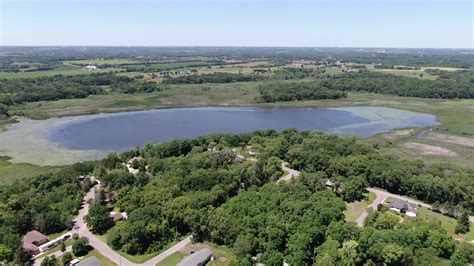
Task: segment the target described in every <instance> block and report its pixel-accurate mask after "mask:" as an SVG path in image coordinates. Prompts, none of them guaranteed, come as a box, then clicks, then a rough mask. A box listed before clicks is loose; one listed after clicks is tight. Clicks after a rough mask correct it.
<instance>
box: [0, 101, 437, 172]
mask: <svg viewBox="0 0 474 266" xmlns="http://www.w3.org/2000/svg"><path fill="white" fill-rule="evenodd" d="M438 124H439V123H438V122H437V121H436V117H435V116H434V115H430V114H422V113H415V112H409V111H403V110H398V109H393V108H385V107H343V108H265V109H264V108H220V107H219V108H217V107H207V108H174V109H159V110H150V111H139V112H126V113H115V114H97V115H85V116H77V117H63V118H51V119H47V120H37V121H34V120H29V119H24V120H22V121H21V122H20V123H17V124H15V125H13V126H11V127H10V129H9V130H8V131H6V132H2V133H0V154H1V155H8V156H11V157H13V161H15V162H31V163H35V164H40V165H51V164H67V163H72V162H76V161H82V160H88V159H97V158H101V157H103V156H105V155H106V154H107V153H109V152H111V151H125V150H127V149H130V148H132V147H135V146H141V145H143V144H145V143H147V142H156V143H160V142H165V141H169V140H173V139H182V138H193V137H197V136H202V135H207V134H212V133H241V132H250V131H255V130H264V129H276V130H283V129H286V128H296V129H298V130H317V131H325V132H329V133H334V134H338V135H356V136H360V137H369V136H372V135H375V134H377V133H380V132H386V131H389V130H392V129H397V128H407V127H425V126H433V125H438Z"/></svg>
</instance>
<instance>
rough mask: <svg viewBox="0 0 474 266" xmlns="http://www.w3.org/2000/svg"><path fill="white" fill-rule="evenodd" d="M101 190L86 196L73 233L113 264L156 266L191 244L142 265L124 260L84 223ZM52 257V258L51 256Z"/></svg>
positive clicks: (159, 255) (178, 245)
mask: <svg viewBox="0 0 474 266" xmlns="http://www.w3.org/2000/svg"><path fill="white" fill-rule="evenodd" d="M99 188H100V183H99V184H97V185H95V186H94V187H93V188H92V189H91V190H89V192H87V194H86V195H85V196H84V205H83V207H82V209H80V210H79V214H78V216H77V219H76V226H77V228H76V229H75V230H73V231H71V233H77V234H78V235H79V236H85V237H87V238H89V245H90V246H92V247H94V249H96V250H97V251H98V252H100V253H101V254H102V255H104V256H105V257H107V258H108V259H110V260H111V261H112V262H114V263H115V264H117V265H123V266H131V265H141V266H155V265H156V264H157V263H159V262H160V261H162V260H163V259H165V258H166V257H168V256H169V255H171V254H173V253H174V252H176V251H179V250H181V249H183V248H184V247H185V246H186V245H187V244H189V243H191V237H189V236H188V237H186V238H185V239H183V240H181V241H180V242H179V243H177V244H176V245H174V246H172V247H170V248H169V249H167V250H165V251H163V252H161V253H160V254H158V255H157V256H155V257H153V258H151V259H149V260H148V261H146V262H144V263H142V264H137V263H133V262H131V261H129V260H128V259H126V258H124V257H123V256H121V255H120V254H118V253H117V252H116V251H115V250H113V249H112V248H110V247H109V246H108V245H107V244H106V243H104V242H102V240H100V239H99V238H98V237H97V236H95V235H94V234H93V233H92V232H90V231H89V229H88V228H87V225H86V223H85V221H84V217H85V216H86V215H87V213H88V212H89V203H87V202H88V201H89V200H90V199H93V198H94V190H95V189H99ZM71 250H72V248H71V246H69V247H67V249H66V251H71ZM51 255H55V256H56V257H59V256H61V255H62V252H61V251H58V252H55V253H53V254H51ZM51 255H50V256H51ZM42 261H43V258H40V259H37V260H35V261H34V265H41V262H42Z"/></svg>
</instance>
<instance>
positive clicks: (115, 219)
mask: <svg viewBox="0 0 474 266" xmlns="http://www.w3.org/2000/svg"><path fill="white" fill-rule="evenodd" d="M111 218H112V222H113V223H116V222H118V221H122V220H125V219H127V213H126V212H116V213H111Z"/></svg>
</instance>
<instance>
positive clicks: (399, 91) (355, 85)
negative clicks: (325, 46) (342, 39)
mask: <svg viewBox="0 0 474 266" xmlns="http://www.w3.org/2000/svg"><path fill="white" fill-rule="evenodd" d="M431 73H436V74H438V73H440V74H441V75H440V78H439V79H435V80H427V79H418V78H409V77H403V76H396V75H389V74H381V73H373V72H368V71H362V72H361V73H359V74H350V75H332V76H330V77H328V78H326V79H322V80H321V82H320V84H321V85H322V86H324V87H327V88H329V89H333V90H340V91H363V92H372V93H381V94H390V95H398V96H404V97H420V98H438V99H472V98H474V74H473V72H469V71H456V72H453V73H449V72H446V71H432V72H431Z"/></svg>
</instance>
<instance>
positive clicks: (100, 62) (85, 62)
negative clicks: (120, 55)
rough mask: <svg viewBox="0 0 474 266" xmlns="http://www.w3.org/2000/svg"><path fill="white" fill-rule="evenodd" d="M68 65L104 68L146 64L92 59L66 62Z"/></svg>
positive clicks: (131, 61) (136, 61)
mask: <svg viewBox="0 0 474 266" xmlns="http://www.w3.org/2000/svg"><path fill="white" fill-rule="evenodd" d="M64 63H66V64H71V65H80V66H83V65H88V64H91V65H96V66H102V65H125V64H139V63H144V62H143V61H138V60H130V59H91V60H70V61H64Z"/></svg>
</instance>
